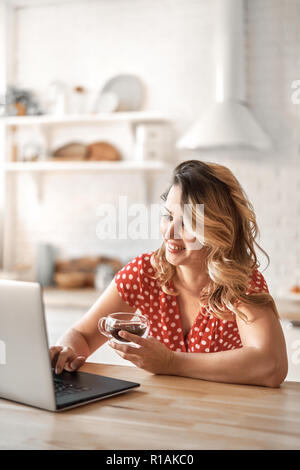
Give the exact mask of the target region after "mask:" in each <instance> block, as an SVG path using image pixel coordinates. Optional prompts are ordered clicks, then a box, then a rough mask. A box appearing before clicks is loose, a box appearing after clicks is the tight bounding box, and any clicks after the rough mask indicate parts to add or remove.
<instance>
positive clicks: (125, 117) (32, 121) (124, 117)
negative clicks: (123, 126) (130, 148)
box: [0, 111, 171, 126]
mask: <svg viewBox="0 0 300 470" xmlns="http://www.w3.org/2000/svg"><path fill="white" fill-rule="evenodd" d="M170 120H171V118H169V117H167V116H164V115H162V114H159V113H154V112H151V111H140V112H135V111H132V112H126V113H125V112H124V113H122V112H116V113H101V114H66V115H64V116H55V115H46V114H44V115H41V116H11V117H10V116H8V117H3V118H0V124H1V123H2V124H4V125H5V126H32V125H63V124H93V123H94V124H99V123H101V122H102V123H105V122H109V123H111V122H129V123H135V122H162V121H170Z"/></svg>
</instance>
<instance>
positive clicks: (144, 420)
mask: <svg viewBox="0 0 300 470" xmlns="http://www.w3.org/2000/svg"><path fill="white" fill-rule="evenodd" d="M81 370H82V371H86V372H91V373H95V374H101V375H107V376H110V377H116V378H121V379H125V380H132V381H136V382H139V383H140V384H141V386H140V387H139V388H138V389H135V390H132V391H129V392H127V393H125V394H122V395H119V396H115V397H110V398H107V399H105V400H102V401H99V402H95V403H91V404H88V405H84V406H81V407H79V408H74V409H72V410H69V411H65V412H61V413H52V412H48V411H43V410H39V409H36V408H32V407H29V406H25V405H21V404H17V403H13V402H10V401H7V400H0V448H1V449H106V450H110V449H111V450H112V449H119V450H122V449H171V450H173V449H190V450H194V449H300V406H299V405H300V383H296V382H284V383H283V384H282V385H281V387H280V388H278V389H271V388H265V387H258V386H248V385H234V384H223V383H216V382H208V381H203V380H196V379H190V378H184V377H175V376H163V375H152V374H150V373H147V372H145V371H143V370H141V369H138V368H133V367H127V366H113V365H106V364H105V365H104V364H94V363H87V364H85V365H84V366H83V367H82V368H81Z"/></svg>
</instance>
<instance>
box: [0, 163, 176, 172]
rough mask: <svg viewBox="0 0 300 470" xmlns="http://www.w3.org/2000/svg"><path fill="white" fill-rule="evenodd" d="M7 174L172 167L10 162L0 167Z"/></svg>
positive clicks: (163, 165) (161, 164) (157, 165)
mask: <svg viewBox="0 0 300 470" xmlns="http://www.w3.org/2000/svg"><path fill="white" fill-rule="evenodd" d="M0 168H2V169H3V170H4V171H5V172H59V171H64V172H73V171H74V172H77V171H78V172H89V171H136V170H137V171H141V170H142V171H143V170H167V169H169V168H171V165H170V164H168V163H167V162H164V161H154V160H153V161H152V160H149V161H144V162H138V161H124V160H123V161H116V162H108V161H105V162H104V161H101V162H93V161H87V162H84V161H82V162H81V161H80V162H77V161H71V162H66V161H63V162H53V161H43V162H8V163H4V164H2V165H1V166H0Z"/></svg>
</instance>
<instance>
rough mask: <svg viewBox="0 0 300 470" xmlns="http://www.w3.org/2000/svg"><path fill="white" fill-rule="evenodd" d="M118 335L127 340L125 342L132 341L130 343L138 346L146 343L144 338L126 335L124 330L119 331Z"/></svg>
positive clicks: (126, 332)
mask: <svg viewBox="0 0 300 470" xmlns="http://www.w3.org/2000/svg"><path fill="white" fill-rule="evenodd" d="M118 334H119V336H121V338H124V339H127V341H132V343H135V344H139V345H140V346H144V345H145V344H146V343H147V340H146V339H145V338H141V337H140V336H138V335H133V334H132V333H128V331H126V330H121V331H119V333H118Z"/></svg>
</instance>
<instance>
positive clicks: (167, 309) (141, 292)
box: [115, 252, 269, 353]
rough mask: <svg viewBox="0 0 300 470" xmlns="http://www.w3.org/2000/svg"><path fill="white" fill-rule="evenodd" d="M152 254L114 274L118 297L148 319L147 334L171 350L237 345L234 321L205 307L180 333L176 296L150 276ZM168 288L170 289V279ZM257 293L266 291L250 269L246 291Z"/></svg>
mask: <svg viewBox="0 0 300 470" xmlns="http://www.w3.org/2000/svg"><path fill="white" fill-rule="evenodd" d="M152 253H153V252H150V253H143V254H141V255H139V256H137V257H136V258H135V259H133V260H132V261H130V262H129V263H128V264H127V265H126V266H124V267H123V268H122V269H121V270H120V271H119V272H118V273H117V274H116V275H115V283H116V286H117V289H118V292H119V294H120V295H121V297H122V299H123V300H124V301H125V302H126V303H127V304H128V305H130V306H131V307H134V308H136V309H137V308H139V309H140V311H141V312H142V313H143V314H144V315H147V317H148V318H149V321H150V331H149V335H150V336H154V337H155V338H156V339H157V340H158V341H160V342H161V343H163V344H164V345H165V346H166V347H168V348H169V349H172V350H173V351H181V352H191V353H211V352H218V351H227V350H233V349H238V348H241V347H242V346H243V345H242V342H241V338H240V335H239V332H238V327H237V323H236V321H235V320H231V321H226V320H220V319H218V318H215V317H214V316H213V315H211V313H210V312H209V311H208V309H206V308H205V307H202V309H201V310H200V311H199V314H198V315H197V317H196V319H195V321H194V323H193V325H192V328H191V329H190V331H189V332H188V334H187V335H186V337H184V336H183V330H182V323H181V317H180V312H179V308H178V303H177V297H176V296H172V295H169V294H166V293H165V292H163V290H162V289H161V287H160V285H159V283H158V282H157V281H156V280H155V279H153V278H152V276H153V275H154V274H155V273H154V270H153V268H152V266H151V263H150V257H151V255H152ZM169 287H170V288H171V289H173V288H174V287H173V284H172V281H170V282H169ZM257 292H269V290H268V286H267V283H266V281H265V279H264V277H263V275H262V274H261V273H260V272H259V271H258V270H257V269H254V270H253V275H252V277H251V279H250V280H249V286H248V290H247V292H246V294H247V295H250V294H252V293H257Z"/></svg>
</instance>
